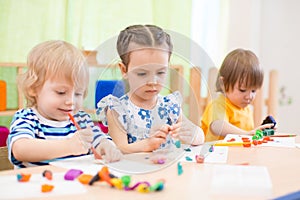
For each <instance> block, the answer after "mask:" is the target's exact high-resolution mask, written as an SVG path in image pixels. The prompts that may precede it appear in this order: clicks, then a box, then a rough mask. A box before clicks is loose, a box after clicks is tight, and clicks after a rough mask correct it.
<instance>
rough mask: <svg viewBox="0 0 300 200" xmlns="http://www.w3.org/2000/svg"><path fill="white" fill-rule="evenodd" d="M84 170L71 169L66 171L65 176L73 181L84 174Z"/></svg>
mask: <svg viewBox="0 0 300 200" xmlns="http://www.w3.org/2000/svg"><path fill="white" fill-rule="evenodd" d="M82 173H83V171H81V170H79V169H70V170H68V171H67V172H66V174H65V176H64V178H65V180H68V181H73V180H74V179H75V178H77V177H78V176H79V175H80V174H82Z"/></svg>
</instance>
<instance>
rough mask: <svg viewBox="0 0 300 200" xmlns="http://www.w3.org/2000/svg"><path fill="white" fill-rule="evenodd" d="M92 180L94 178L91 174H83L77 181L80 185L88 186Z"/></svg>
mask: <svg viewBox="0 0 300 200" xmlns="http://www.w3.org/2000/svg"><path fill="white" fill-rule="evenodd" d="M92 178H93V176H92V175H90V174H81V175H79V176H78V178H77V179H78V181H79V182H80V183H82V184H85V185H87V184H89V182H90V180H91V179H92Z"/></svg>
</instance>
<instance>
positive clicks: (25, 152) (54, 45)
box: [7, 41, 122, 168]
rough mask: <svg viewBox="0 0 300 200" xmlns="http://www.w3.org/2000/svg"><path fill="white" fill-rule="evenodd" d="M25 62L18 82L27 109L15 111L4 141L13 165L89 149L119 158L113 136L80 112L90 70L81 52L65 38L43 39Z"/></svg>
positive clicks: (39, 162) (42, 161) (41, 161)
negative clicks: (25, 67)
mask: <svg viewBox="0 0 300 200" xmlns="http://www.w3.org/2000/svg"><path fill="white" fill-rule="evenodd" d="M27 66H28V70H27V71H26V72H25V73H24V74H22V75H21V76H20V77H19V79H18V85H19V87H20V89H22V91H23V92H24V96H25V98H26V100H27V106H28V107H27V108H24V109H21V110H19V111H17V112H16V113H15V115H14V117H13V120H12V122H11V127H10V134H9V136H8V140H7V145H8V150H9V153H8V158H9V160H10V161H11V163H12V164H14V165H15V167H18V168H23V167H30V166H36V165H45V164H48V163H49V162H50V161H53V160H55V159H61V158H66V157H74V156H81V155H85V154H88V153H89V152H90V149H91V148H92V147H93V148H94V149H95V150H96V152H97V153H98V154H100V155H103V154H105V156H104V158H105V160H106V161H108V162H112V161H117V160H119V159H120V158H121V156H122V153H121V152H120V150H119V149H118V148H117V147H116V146H115V144H114V143H113V142H112V140H111V138H110V137H109V136H107V135H105V134H104V133H102V132H101V131H100V129H99V128H98V127H97V126H95V125H94V123H93V121H92V120H91V118H90V116H89V115H88V114H87V113H85V112H84V111H82V105H83V100H84V98H85V97H86V94H87V88H88V83H89V71H88V66H87V64H86V60H85V57H84V56H83V54H82V53H81V51H80V50H79V49H77V48H76V47H74V46H73V45H71V44H69V43H67V42H64V41H46V42H43V43H41V44H39V45H37V46H36V47H34V48H33V49H32V50H31V52H30V53H29V55H28V60H27ZM69 114H72V115H73V116H74V119H75V121H76V122H77V123H78V125H79V126H80V129H77V128H76V126H75V124H74V121H73V122H72V120H70V119H69Z"/></svg>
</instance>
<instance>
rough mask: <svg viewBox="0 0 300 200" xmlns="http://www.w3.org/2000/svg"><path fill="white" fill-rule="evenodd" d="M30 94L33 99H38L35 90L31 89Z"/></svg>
mask: <svg viewBox="0 0 300 200" xmlns="http://www.w3.org/2000/svg"><path fill="white" fill-rule="evenodd" d="M28 94H29V96H31V97H36V96H37V93H36V91H35V90H34V89H29V91H28Z"/></svg>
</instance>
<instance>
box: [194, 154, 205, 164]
mask: <svg viewBox="0 0 300 200" xmlns="http://www.w3.org/2000/svg"><path fill="white" fill-rule="evenodd" d="M195 159H196V162H197V163H204V159H205V158H204V156H201V155H196V156H195Z"/></svg>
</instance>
